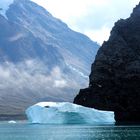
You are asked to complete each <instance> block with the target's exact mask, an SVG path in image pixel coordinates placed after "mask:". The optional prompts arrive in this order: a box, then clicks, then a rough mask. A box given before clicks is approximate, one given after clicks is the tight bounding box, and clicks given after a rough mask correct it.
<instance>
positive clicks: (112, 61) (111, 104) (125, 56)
mask: <svg viewBox="0 0 140 140" xmlns="http://www.w3.org/2000/svg"><path fill="white" fill-rule="evenodd" d="M139 101H140V3H139V5H137V6H136V8H134V10H133V13H132V14H131V16H130V18H128V19H126V20H123V19H121V20H119V21H118V22H117V23H115V26H114V28H113V29H112V32H111V36H110V38H109V40H108V41H107V42H105V43H104V44H103V46H102V47H101V48H100V49H99V51H98V53H97V56H96V59H95V62H94V63H93V65H92V71H91V74H90V85H89V87H88V88H87V89H83V90H81V91H80V93H79V95H78V96H77V97H76V98H75V101H74V102H75V103H78V104H82V105H85V106H89V107H94V108H98V109H103V110H111V111H114V112H115V119H116V121H117V122H140V102H139Z"/></svg>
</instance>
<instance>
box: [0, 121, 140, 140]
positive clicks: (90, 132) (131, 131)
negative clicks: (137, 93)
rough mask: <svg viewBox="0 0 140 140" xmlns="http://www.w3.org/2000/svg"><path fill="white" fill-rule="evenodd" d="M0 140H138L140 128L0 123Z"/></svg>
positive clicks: (139, 138)
mask: <svg viewBox="0 0 140 140" xmlns="http://www.w3.org/2000/svg"><path fill="white" fill-rule="evenodd" d="M0 140H140V126H115V125H113V124H104V125H101V124H97V125H39V124H28V123H27V122H18V123H16V124H10V123H8V122H1V123H0Z"/></svg>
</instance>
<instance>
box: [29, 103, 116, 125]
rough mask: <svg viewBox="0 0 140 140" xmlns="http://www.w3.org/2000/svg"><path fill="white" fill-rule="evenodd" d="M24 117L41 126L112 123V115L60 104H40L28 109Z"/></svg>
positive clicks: (78, 106)
mask: <svg viewBox="0 0 140 140" xmlns="http://www.w3.org/2000/svg"><path fill="white" fill-rule="evenodd" d="M26 115H27V117H28V120H29V122H30V123H42V124H79V123H82V124H95V123H114V122H115V120H114V113H113V112H107V111H99V110H96V109H91V108H87V107H83V106H80V105H76V104H72V103H67V102H62V103H56V102H40V103H38V104H35V105H33V106H31V107H29V108H28V109H27V110H26Z"/></svg>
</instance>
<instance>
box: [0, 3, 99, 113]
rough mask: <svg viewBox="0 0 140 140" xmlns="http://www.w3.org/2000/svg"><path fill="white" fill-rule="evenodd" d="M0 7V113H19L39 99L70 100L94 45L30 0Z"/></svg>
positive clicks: (83, 77) (85, 71)
mask: <svg viewBox="0 0 140 140" xmlns="http://www.w3.org/2000/svg"><path fill="white" fill-rule="evenodd" d="M7 7H8V6H7ZM0 8H1V10H0V13H1V15H0V110H1V111H0V114H4V115H7V114H13V115H14V114H21V113H23V112H24V110H25V108H26V107H27V106H29V105H31V104H34V103H36V102H38V101H42V100H45V101H50V100H51V101H72V99H73V97H74V95H75V94H76V93H77V91H78V89H79V88H81V87H83V86H85V85H86V84H87V80H88V77H87V76H88V74H89V71H90V65H91V62H92V61H93V59H94V57H95V55H96V52H97V50H98V48H99V46H98V45H97V44H96V43H95V42H92V41H91V40H90V39H89V38H88V37H86V36H85V35H83V34H80V33H78V32H75V31H72V30H71V29H70V28H69V27H68V26H67V25H66V24H65V23H63V22H62V21H60V20H59V19H57V18H54V17H53V16H52V15H51V14H50V13H49V12H48V11H46V10H45V9H44V8H42V7H40V6H38V5H37V4H36V3H33V2H31V1H29V0H14V1H13V2H12V3H10V5H9V8H7V9H6V10H5V11H3V9H4V8H3V7H0ZM4 12H6V13H4Z"/></svg>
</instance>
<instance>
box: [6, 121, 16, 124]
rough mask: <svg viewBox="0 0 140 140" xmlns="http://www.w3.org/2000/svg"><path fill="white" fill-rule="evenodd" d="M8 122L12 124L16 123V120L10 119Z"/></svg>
mask: <svg viewBox="0 0 140 140" xmlns="http://www.w3.org/2000/svg"><path fill="white" fill-rule="evenodd" d="M8 123H13V124H14V123H16V121H14V120H11V121H9V122H8Z"/></svg>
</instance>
